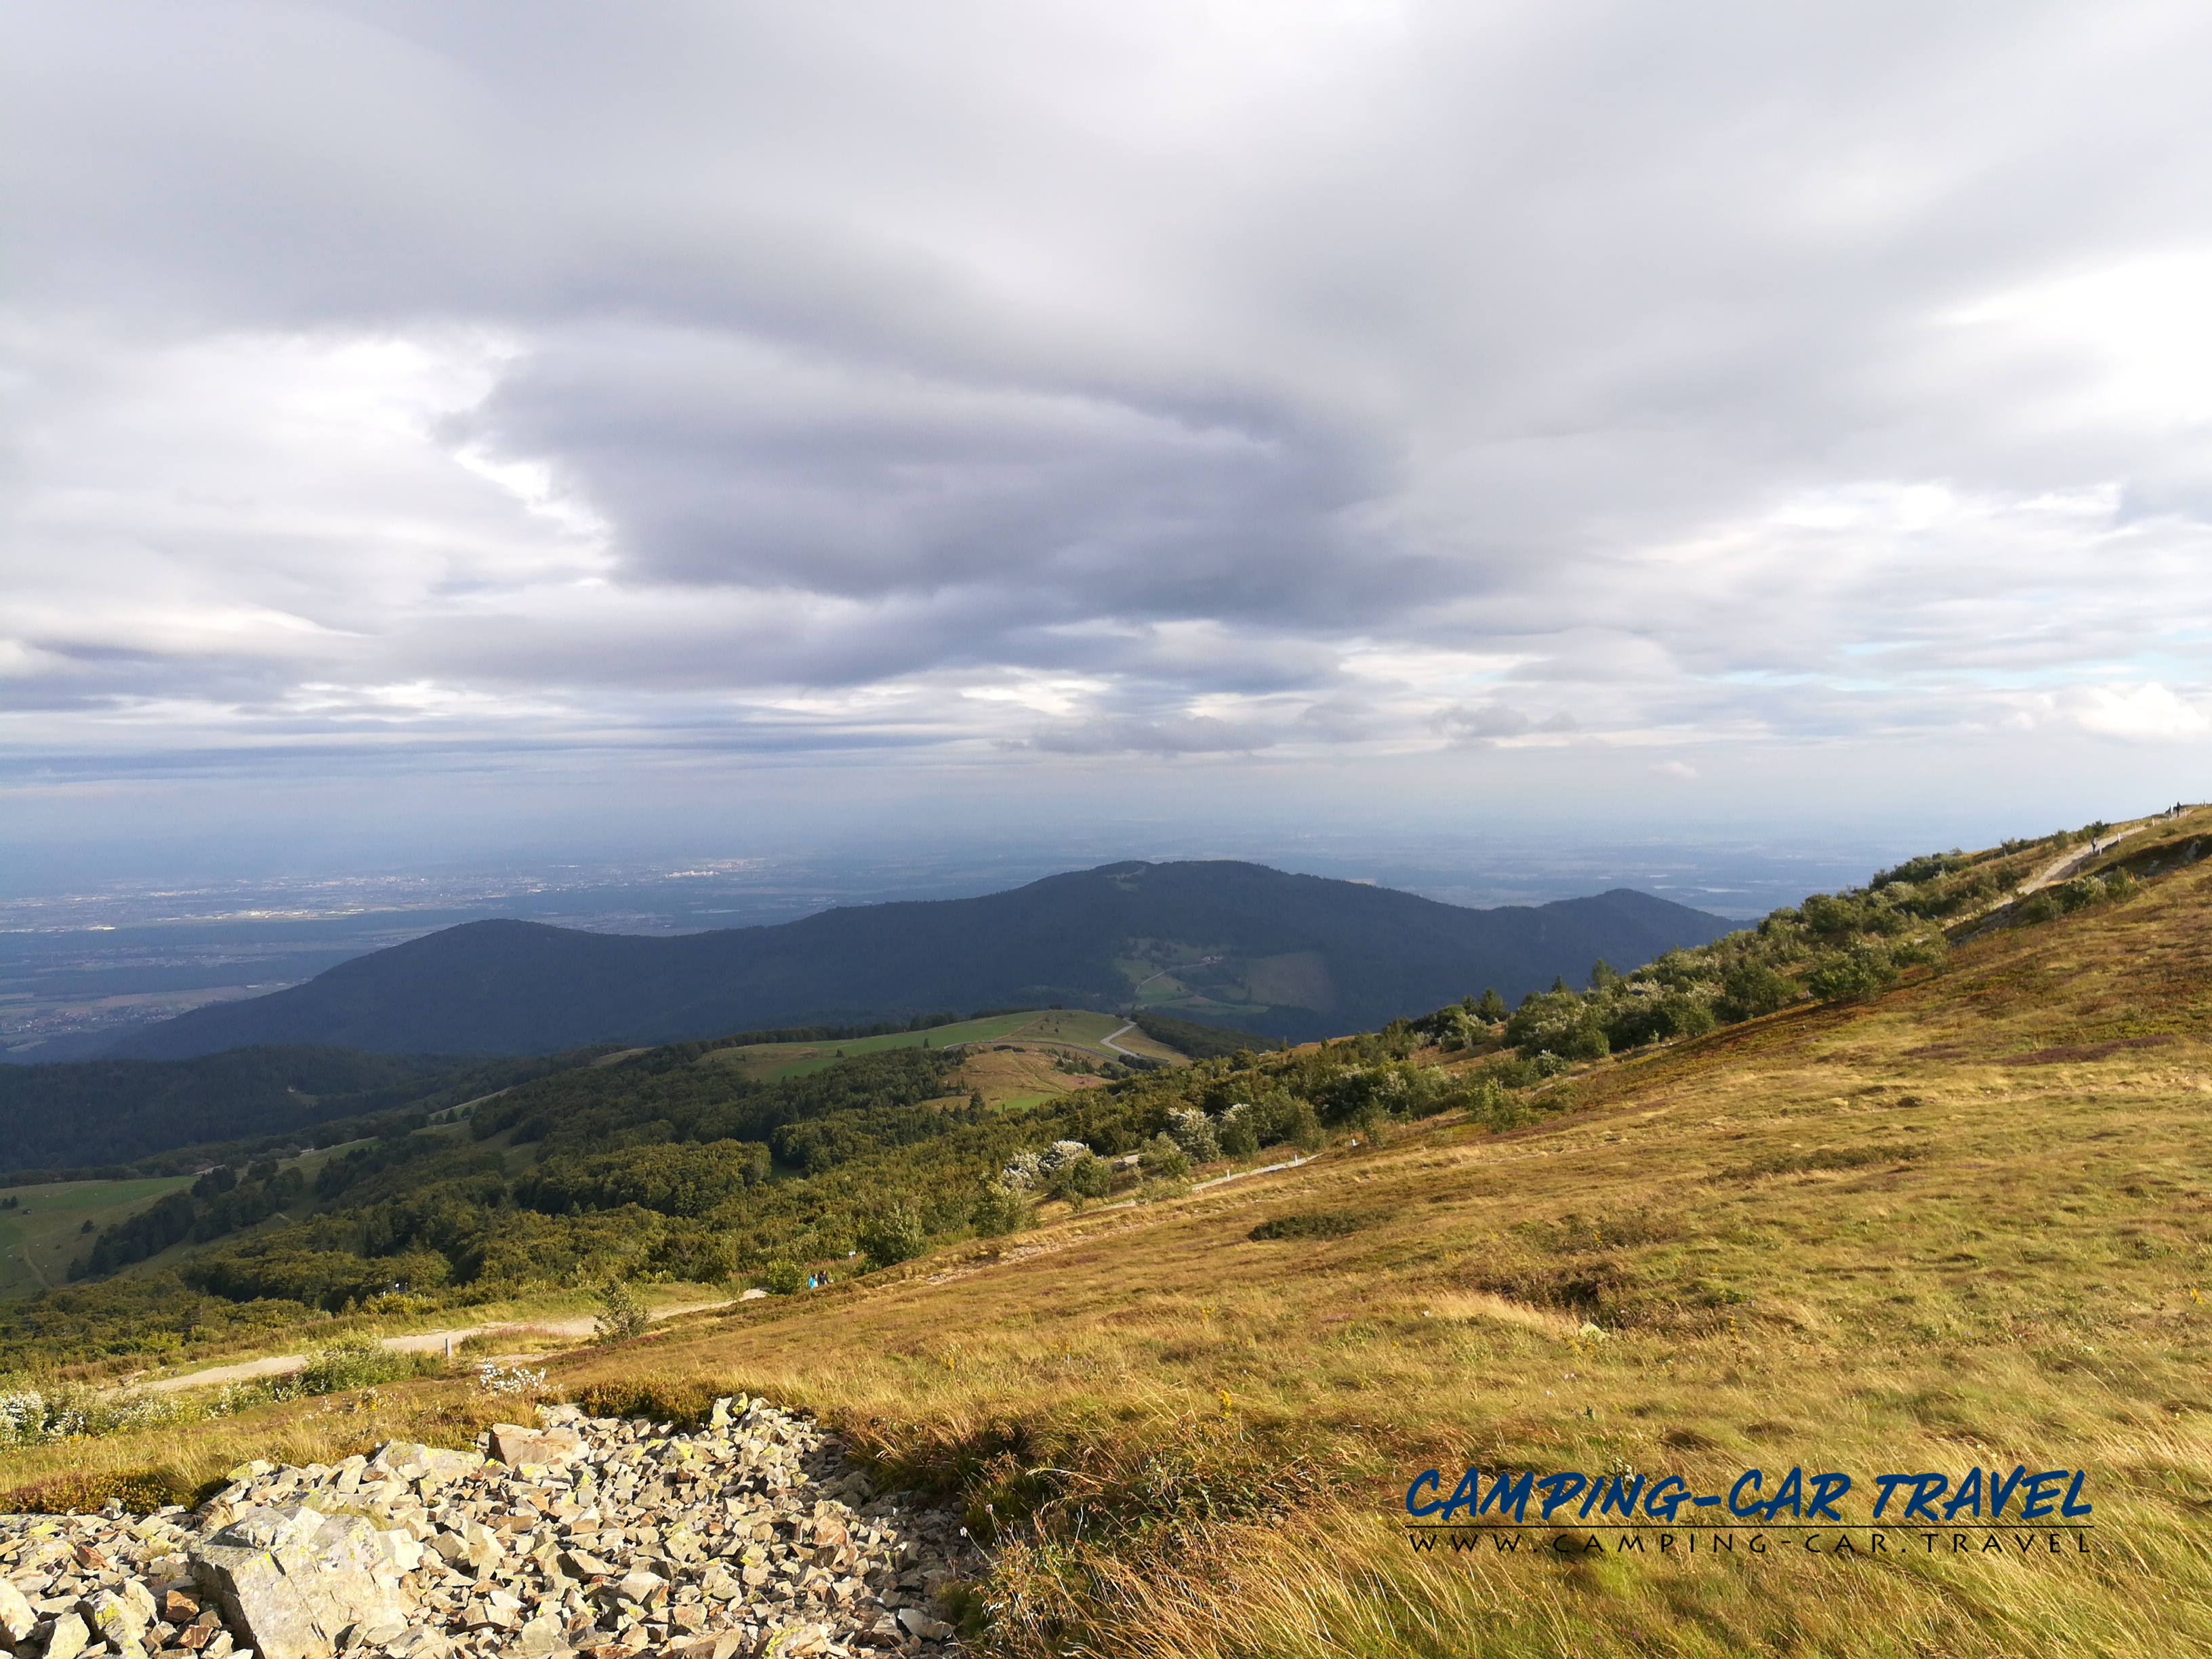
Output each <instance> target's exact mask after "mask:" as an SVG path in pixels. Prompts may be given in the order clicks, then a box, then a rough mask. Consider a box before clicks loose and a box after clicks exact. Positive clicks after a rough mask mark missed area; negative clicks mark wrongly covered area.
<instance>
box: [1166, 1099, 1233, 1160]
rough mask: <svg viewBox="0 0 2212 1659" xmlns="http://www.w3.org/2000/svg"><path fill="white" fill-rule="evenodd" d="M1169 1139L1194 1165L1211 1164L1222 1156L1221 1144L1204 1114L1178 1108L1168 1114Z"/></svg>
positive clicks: (1183, 1107)
mask: <svg viewBox="0 0 2212 1659" xmlns="http://www.w3.org/2000/svg"><path fill="white" fill-rule="evenodd" d="M1167 1137H1168V1139H1170V1140H1172V1141H1173V1142H1175V1144H1176V1146H1177V1147H1178V1148H1179V1149H1180V1150H1181V1151H1182V1154H1183V1156H1184V1157H1185V1158H1188V1159H1189V1160H1190V1161H1191V1162H1192V1163H1194V1164H1206V1163H1210V1162H1211V1161H1212V1160H1213V1159H1214V1158H1219V1157H1220V1156H1221V1142H1220V1141H1219V1140H1218V1139H1216V1137H1215V1135H1214V1133H1213V1125H1212V1123H1211V1122H1209V1121H1207V1120H1206V1114H1205V1113H1204V1112H1201V1111H1199V1110H1196V1109H1194V1108H1192V1107H1188V1106H1178V1107H1176V1109H1174V1110H1173V1111H1171V1112H1170V1113H1169V1114H1168V1127H1167Z"/></svg>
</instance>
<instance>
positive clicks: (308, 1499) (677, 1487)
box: [0, 1398, 979, 1659]
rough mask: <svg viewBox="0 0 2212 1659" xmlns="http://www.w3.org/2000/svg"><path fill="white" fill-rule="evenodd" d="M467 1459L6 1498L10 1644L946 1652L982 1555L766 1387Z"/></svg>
mask: <svg viewBox="0 0 2212 1659" xmlns="http://www.w3.org/2000/svg"><path fill="white" fill-rule="evenodd" d="M539 1416H540V1418H541V1419H542V1421H541V1423H540V1424H539V1425H538V1426H537V1427H535V1428H525V1427H523V1426H521V1425H500V1426H499V1427H496V1428H495V1429H493V1430H492V1431H490V1432H489V1434H486V1435H483V1436H481V1437H478V1440H477V1448H478V1449H477V1450H476V1451H473V1452H461V1451H443V1450H437V1449H432V1448H429V1447H425V1446H416V1445H409V1444H405V1443H398V1442H394V1443H392V1444H389V1445H386V1446H384V1447H382V1448H381V1449H379V1450H378V1451H377V1453H376V1455H374V1456H373V1457H349V1458H348V1459H346V1460H345V1461H344V1462H342V1463H338V1464H337V1465H335V1466H328V1467H326V1466H325V1465H322V1464H319V1463H318V1464H310V1465H308V1466H307V1467H306V1468H276V1467H275V1466H273V1465H271V1464H267V1463H258V1462H257V1463H252V1464H248V1465H246V1466H244V1467H242V1468H238V1469H235V1470H234V1471H232V1480H231V1484H230V1485H229V1486H228V1487H226V1488H225V1489H224V1490H223V1491H222V1492H220V1493H219V1494H217V1495H216V1497H215V1498H211V1499H210V1500H209V1501H208V1503H206V1504H204V1505H203V1506H202V1507H201V1508H200V1509H199V1510H197V1512H195V1513H193V1514H190V1515H188V1514H186V1513H185V1511H184V1510H181V1509H177V1508H171V1509H167V1510H161V1511H159V1512H158V1513H156V1514H154V1515H150V1516H146V1517H145V1518H144V1519H143V1520H140V1519H137V1518H134V1517H132V1516H128V1515H125V1514H124V1513H122V1512H121V1510H120V1509H119V1508H118V1507H117V1506H114V1505H111V1506H110V1507H109V1510H108V1511H107V1512H106V1513H105V1514H103V1515H99V1516H82V1515H77V1516H0V1651H4V1652H10V1653H13V1654H15V1655H17V1656H19V1659H79V1656H85V1659H95V1656H98V1655H102V1654H108V1655H114V1656H117V1659H150V1656H153V1655H155V1654H171V1655H175V1656H179V1659H183V1656H187V1655H191V1656H196V1659H332V1656H336V1655H344V1656H347V1659H379V1656H392V1659H473V1656H486V1659H489V1656H491V1655H520V1656H526V1659H560V1656H565V1655H569V1654H580V1655H582V1656H584V1659H625V1656H630V1655H648V1654H650V1655H659V1654H663V1653H668V1654H674V1655H676V1656H678V1659H767V1656H769V1655H775V1656H779V1659H781V1656H793V1659H796V1656H802V1655H809V1654H820V1655H825V1656H836V1655H850V1654H856V1653H861V1652H867V1651H871V1650H906V1651H909V1652H915V1653H921V1654H949V1653H951V1652H953V1651H955V1650H956V1646H957V1644H955V1643H954V1641H953V1636H952V1631H951V1627H950V1626H948V1625H946V1624H945V1623H944V1622H943V1621H942V1620H940V1619H939V1618H938V1616H937V1614H936V1613H935V1612H934V1611H933V1606H934V1604H935V1602H936V1601H937V1599H938V1596H939V1592H940V1591H941V1590H942V1589H943V1588H944V1587H945V1584H946V1583H948V1582H950V1581H951V1580H953V1579H955V1578H957V1577H962V1576H963V1575H965V1574H968V1573H969V1572H972V1571H974V1570H975V1567H976V1566H977V1565H979V1560H978V1558H977V1556H976V1554H975V1551H974V1550H973V1548H972V1547H971V1546H970V1545H969V1542H968V1541H967V1539H966V1536H965V1534H963V1532H962V1530H961V1528H960V1527H959V1524H958V1522H957V1519H956V1518H955V1517H954V1516H951V1515H949V1514H946V1513H944V1512H942V1511H933V1510H926V1509H923V1508H921V1507H920V1506H919V1505H918V1504H915V1503H914V1502H913V1501H912V1500H911V1498H909V1497H908V1496H906V1495H901V1494H893V1495H890V1496H886V1497H877V1496H875V1495H874V1494H873V1493H872V1492H871V1490H870V1488H869V1485H868V1480H867V1477H866V1475H865V1474H862V1473H861V1472H860V1470H859V1469H857V1468H848V1467H847V1466H846V1462H845V1458H844V1453H843V1450H842V1448H841V1447H840V1446H839V1445H838V1443H837V1442H836V1440H835V1439H834V1438H831V1437H828V1436H825V1435H823V1433H822V1432H821V1431H818V1430H817V1429H816V1428H814V1427H813V1426H812V1425H810V1424H808V1423H805V1421H803V1420H801V1419H796V1418H793V1417H790V1416H787V1415H786V1414H785V1413H781V1412H778V1411H775V1410H774V1409H773V1408H771V1407H768V1406H766V1405H764V1404H762V1403H761V1402H758V1401H746V1400H744V1399H742V1398H740V1399H736V1400H725V1401H717V1402H716V1404H715V1407H714V1417H713V1419H712V1420H711V1421H710V1422H709V1424H708V1426H707V1427H706V1428H705V1429H703V1430H701V1431H698V1432H696V1433H677V1432H675V1431H673V1430H672V1428H671V1425H667V1424H661V1425H653V1424H650V1423H644V1422H637V1421H624V1420H620V1419H612V1418H586V1417H585V1416H584V1415H583V1414H582V1413H580V1411H578V1410H577V1409H576V1408H575V1407H547V1408H543V1409H541V1411H540V1413H539Z"/></svg>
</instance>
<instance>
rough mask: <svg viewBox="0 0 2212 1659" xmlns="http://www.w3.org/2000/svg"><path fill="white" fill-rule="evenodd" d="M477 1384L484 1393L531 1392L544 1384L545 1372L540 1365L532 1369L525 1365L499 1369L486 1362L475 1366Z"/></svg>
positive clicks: (510, 1393)
mask: <svg viewBox="0 0 2212 1659" xmlns="http://www.w3.org/2000/svg"><path fill="white" fill-rule="evenodd" d="M544 1386H545V1372H544V1369H543V1368H542V1367H541V1368H540V1369H538V1370H534V1371H533V1370H531V1369H530V1367H529V1366H527V1365H515V1366H511V1367H508V1368H506V1369H501V1367H500V1366H497V1365H494V1364H489V1363H487V1364H482V1365H479V1366H477V1387H478V1388H480V1389H483V1391H484V1392H485V1393H486V1394H499V1395H512V1394H533V1393H535V1392H536V1391H537V1390H538V1389H542V1388H544Z"/></svg>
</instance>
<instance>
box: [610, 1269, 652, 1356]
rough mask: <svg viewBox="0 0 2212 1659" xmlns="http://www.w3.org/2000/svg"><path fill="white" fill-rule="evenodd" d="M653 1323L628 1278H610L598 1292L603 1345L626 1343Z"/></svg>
mask: <svg viewBox="0 0 2212 1659" xmlns="http://www.w3.org/2000/svg"><path fill="white" fill-rule="evenodd" d="M652 1321H653V1316H652V1315H651V1314H649V1313H647V1311H646V1309H645V1304H644V1303H642V1302H641V1301H639V1300H638V1299H637V1292H636V1291H634V1290H632V1289H631V1288H630V1285H629V1280H628V1279H609V1280H608V1281H607V1282H606V1283H605V1285H602V1286H601V1287H600V1290H599V1322H598V1326H597V1330H598V1334H599V1340H600V1341H601V1342H627V1341H629V1340H630V1339H631V1338H632V1337H634V1336H635V1335H637V1334H639V1333H641V1331H643V1330H644V1329H645V1328H646V1327H647V1325H648V1324H650V1323H651V1322H652Z"/></svg>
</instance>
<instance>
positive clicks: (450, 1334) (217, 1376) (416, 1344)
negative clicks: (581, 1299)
mask: <svg viewBox="0 0 2212 1659" xmlns="http://www.w3.org/2000/svg"><path fill="white" fill-rule="evenodd" d="M735 1305H736V1303H735V1300H734V1298H732V1299H731V1300H726V1301H721V1302H690V1303H686V1304H684V1305H683V1306H682V1307H678V1308H662V1309H660V1310H658V1311H657V1312H655V1313H654V1314H653V1318H654V1319H656V1320H661V1319H673V1318H674V1317H675V1316H677V1315H678V1314H687V1313H699V1312H701V1311H702V1310H706V1309H708V1308H728V1307H733V1306H735ZM598 1328H599V1321H598V1320H597V1319H596V1318H592V1317H588V1316H587V1317H585V1318H581V1319H551V1320H530V1321H526V1322H512V1321H510V1322H507V1323H506V1324H503V1325H464V1326H459V1327H457V1328H454V1329H453V1330H450V1331H417V1332H416V1333H415V1334H413V1335H411V1336H387V1337H386V1338H384V1339H383V1345H384V1346H385V1347H386V1348H388V1349H390V1350H391V1351H392V1352H393V1353H451V1352H453V1350H454V1349H455V1348H457V1347H459V1346H460V1345H461V1344H462V1343H463V1342H465V1341H466V1340H468V1339H469V1338H470V1337H472V1336H482V1335H483V1334H486V1333H487V1332H491V1331H514V1332H518V1333H520V1332H523V1331H529V1332H532V1333H533V1334H534V1333H538V1332H544V1333H547V1334H550V1335H553V1336H577V1337H582V1336H589V1335H591V1334H592V1332H593V1331H595V1330H597V1329H598ZM306 1364H307V1355H305V1354H303V1353H283V1354H271V1355H270V1357H269V1358H265V1359H246V1360H240V1362H239V1363H238V1364H234V1365H216V1366H214V1367H212V1368H210V1370H204V1371H187V1372H186V1373H185V1375H183V1376H164V1377H161V1378H160V1379H158V1380H157V1381H155V1382H152V1383H138V1384H136V1385H134V1386H136V1387H137V1388H139V1389H143V1391H144V1392H146V1393H148V1394H173V1393H175V1392H176V1391H177V1390H178V1389H205V1388H212V1387H214V1386H215V1385H216V1384H217V1383H245V1382H249V1381H251V1380H252V1379H253V1378H255V1377H258V1376H289V1374H290V1373H292V1372H294V1371H296V1370H300V1369H301V1367H303V1366H304V1365H306Z"/></svg>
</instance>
